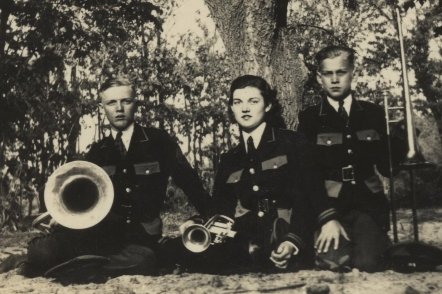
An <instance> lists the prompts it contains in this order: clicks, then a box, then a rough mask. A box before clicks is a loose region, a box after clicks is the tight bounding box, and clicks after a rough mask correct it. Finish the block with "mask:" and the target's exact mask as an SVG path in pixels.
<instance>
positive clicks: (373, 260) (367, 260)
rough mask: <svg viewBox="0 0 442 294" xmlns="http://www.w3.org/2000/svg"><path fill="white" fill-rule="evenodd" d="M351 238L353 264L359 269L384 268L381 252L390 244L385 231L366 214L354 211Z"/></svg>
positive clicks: (373, 270) (376, 269)
mask: <svg viewBox="0 0 442 294" xmlns="http://www.w3.org/2000/svg"><path fill="white" fill-rule="evenodd" d="M351 238H352V241H353V244H354V245H353V266H354V267H355V268H358V269H359V270H361V271H366V272H375V271H381V270H384V269H385V267H386V262H385V260H384V259H383V254H384V252H385V251H386V250H387V248H388V247H389V246H390V245H391V241H390V240H389V238H388V236H387V233H386V232H385V231H383V230H382V229H381V228H380V227H379V225H378V224H376V222H375V221H374V220H373V218H372V217H370V216H369V215H368V214H366V213H363V212H358V213H356V215H355V217H354V219H353V223H352V232H351Z"/></svg>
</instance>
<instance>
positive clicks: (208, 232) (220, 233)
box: [182, 215, 236, 253]
mask: <svg viewBox="0 0 442 294" xmlns="http://www.w3.org/2000/svg"><path fill="white" fill-rule="evenodd" d="M234 222H235V221H234V220H233V219H231V218H229V217H227V216H225V215H215V216H213V217H212V218H211V219H209V220H208V221H207V222H206V223H205V224H204V225H200V224H194V225H191V226H189V227H188V228H186V230H185V231H184V233H183V236H182V241H183V244H184V246H185V247H186V248H187V249H188V250H190V251H192V252H195V253H199V252H203V251H205V250H206V249H207V248H209V246H210V245H212V244H220V243H223V242H224V241H225V239H226V238H227V237H229V238H233V237H235V235H236V232H234V231H232V226H233V224H234Z"/></svg>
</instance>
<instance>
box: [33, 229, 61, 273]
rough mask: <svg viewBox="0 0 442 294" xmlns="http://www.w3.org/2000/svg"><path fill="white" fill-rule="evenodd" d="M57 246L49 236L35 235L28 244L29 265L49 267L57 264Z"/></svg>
mask: <svg viewBox="0 0 442 294" xmlns="http://www.w3.org/2000/svg"><path fill="white" fill-rule="evenodd" d="M56 252H57V246H56V243H55V241H54V240H52V239H51V238H50V237H48V236H45V237H37V238H35V239H33V240H32V241H31V242H30V243H29V245H28V256H27V260H28V263H29V264H30V265H32V266H33V267H37V268H42V269H49V268H50V267H52V266H55V265H57V264H58V263H59V262H58V260H57V254H56Z"/></svg>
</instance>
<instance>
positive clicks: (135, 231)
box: [27, 78, 210, 278]
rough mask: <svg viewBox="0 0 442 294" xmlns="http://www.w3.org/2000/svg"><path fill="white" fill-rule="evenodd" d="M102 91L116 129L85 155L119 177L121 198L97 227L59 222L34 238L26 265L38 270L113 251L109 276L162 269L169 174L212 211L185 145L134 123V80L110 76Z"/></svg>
mask: <svg viewBox="0 0 442 294" xmlns="http://www.w3.org/2000/svg"><path fill="white" fill-rule="evenodd" d="M100 97H101V102H102V105H103V109H104V111H105V114H106V117H107V119H108V121H109V123H110V126H111V135H110V136H108V137H105V138H104V139H102V140H101V141H99V142H97V143H96V144H94V145H93V146H92V148H91V150H90V151H89V152H88V154H87V156H86V159H87V160H88V161H91V162H93V163H95V164H97V165H99V166H101V167H102V168H103V169H104V170H105V171H106V172H107V173H108V174H109V176H110V177H111V179H112V184H113V187H114V191H115V198H114V202H113V206H112V208H111V212H110V213H109V214H108V215H107V217H106V218H105V219H104V220H103V221H101V222H100V223H99V224H97V225H95V226H93V227H91V228H88V229H84V230H73V229H69V228H65V227H62V226H59V225H58V226H56V227H55V228H54V229H53V231H52V232H51V233H50V234H48V235H46V236H43V237H38V238H36V239H34V240H32V241H31V242H30V244H29V248H28V256H27V265H28V268H32V272H34V273H38V274H42V273H44V272H45V271H46V270H48V269H49V268H51V267H53V266H56V265H57V264H60V263H63V262H65V261H67V260H69V259H72V258H75V257H77V256H81V255H91V254H93V255H101V256H106V257H108V259H109V261H108V262H106V263H105V264H104V266H103V268H101V269H100V270H102V271H103V274H104V275H106V276H117V275H121V274H152V273H155V272H156V269H157V261H158V252H157V249H158V248H157V247H158V240H159V239H160V237H161V234H162V221H161V219H160V216H159V214H160V210H161V209H162V207H163V203H164V200H165V196H166V187H167V184H168V179H169V177H172V178H173V180H174V181H175V183H176V184H177V185H178V186H179V187H180V188H182V189H183V191H184V192H185V193H186V195H187V196H188V197H189V200H190V201H191V202H192V203H193V204H194V205H195V207H196V208H197V210H198V211H200V212H201V213H202V214H203V213H204V212H208V211H209V203H210V196H209V194H208V193H206V192H205V191H204V189H203V186H202V183H201V181H200V179H199V177H198V175H197V173H196V172H195V171H194V170H193V169H192V167H191V166H190V164H189V163H188V161H187V160H186V158H185V157H184V155H183V154H182V152H181V150H180V148H179V146H178V144H177V143H176V142H175V141H174V140H173V139H172V138H171V137H170V136H169V135H168V134H167V133H166V132H164V131H163V130H159V129H155V128H145V127H142V126H140V125H138V124H137V123H134V115H135V111H136V107H137V101H136V99H135V91H134V89H133V87H132V84H131V83H130V81H129V80H127V79H125V78H112V79H109V80H107V81H106V82H105V83H104V84H103V85H102V87H101V89H100ZM85 260H86V262H87V260H88V259H87V258H85ZM79 263H80V265H79V266H80V267H81V263H82V262H81V261H80V262H79ZM67 267H69V265H68V266H67ZM68 270H69V271H72V270H71V269H68ZM78 274H79V275H81V273H78ZM83 278H88V277H83Z"/></svg>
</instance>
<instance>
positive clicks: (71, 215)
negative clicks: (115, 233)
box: [32, 160, 114, 229]
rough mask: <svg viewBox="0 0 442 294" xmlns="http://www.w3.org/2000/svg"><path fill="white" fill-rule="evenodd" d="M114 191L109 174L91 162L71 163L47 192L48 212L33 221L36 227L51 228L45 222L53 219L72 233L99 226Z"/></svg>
mask: <svg viewBox="0 0 442 294" xmlns="http://www.w3.org/2000/svg"><path fill="white" fill-rule="evenodd" d="M113 200H114V188H113V185H112V181H111V179H110V177H109V176H108V174H107V173H106V172H105V171H104V170H103V169H102V168H101V167H99V166H98V165H96V164H93V163H91V162H88V161H81V160H77V161H72V162H69V163H66V164H64V165H62V166H61V167H59V168H58V169H56V170H55V171H54V173H52V174H51V176H50V177H49V178H48V181H47V182H46V186H45V191H44V202H45V204H46V208H47V212H46V213H43V214H42V215H40V216H39V217H38V218H36V219H35V220H34V222H33V223H32V225H33V226H34V227H38V226H40V227H42V228H48V226H47V225H44V224H43V222H45V221H46V220H48V219H49V218H50V217H52V218H53V219H54V220H55V221H57V222H58V223H59V224H60V225H62V226H65V227H67V228H71V229H86V228H89V227H92V226H94V225H96V224H98V223H99V222H100V221H102V220H103V219H104V218H105V217H106V215H107V214H108V213H109V211H110V210H111V207H112V203H113Z"/></svg>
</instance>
